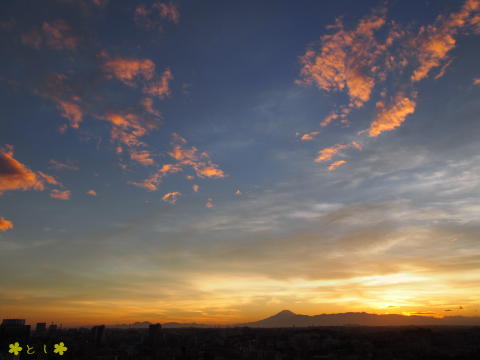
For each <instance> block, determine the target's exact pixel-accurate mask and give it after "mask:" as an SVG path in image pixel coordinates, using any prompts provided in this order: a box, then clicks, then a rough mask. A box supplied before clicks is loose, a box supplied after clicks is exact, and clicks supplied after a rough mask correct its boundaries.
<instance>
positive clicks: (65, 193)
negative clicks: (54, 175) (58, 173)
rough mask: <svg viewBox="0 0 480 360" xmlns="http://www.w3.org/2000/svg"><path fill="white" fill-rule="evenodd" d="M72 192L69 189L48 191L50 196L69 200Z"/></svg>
mask: <svg viewBox="0 0 480 360" xmlns="http://www.w3.org/2000/svg"><path fill="white" fill-rule="evenodd" d="M71 195H72V193H71V192H70V191H69V190H58V189H53V190H52V191H50V197H51V198H53V199H58V200H70V196H71Z"/></svg>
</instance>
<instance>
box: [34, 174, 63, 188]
mask: <svg viewBox="0 0 480 360" xmlns="http://www.w3.org/2000/svg"><path fill="white" fill-rule="evenodd" d="M38 175H40V176H41V177H42V178H43V179H44V180H45V181H46V182H47V183H49V184H51V185H60V183H59V182H58V181H57V180H56V179H55V178H54V177H53V176H51V175H47V174H45V173H44V172H42V171H39V172H38Z"/></svg>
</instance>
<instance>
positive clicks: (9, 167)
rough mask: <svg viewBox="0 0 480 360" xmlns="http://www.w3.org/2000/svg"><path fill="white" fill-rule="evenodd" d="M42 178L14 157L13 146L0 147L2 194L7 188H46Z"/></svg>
mask: <svg viewBox="0 0 480 360" xmlns="http://www.w3.org/2000/svg"><path fill="white" fill-rule="evenodd" d="M44 188H45V187H44V184H43V181H42V178H41V177H40V176H38V175H37V174H36V173H34V172H33V171H31V170H30V169H28V168H27V167H26V166H25V165H24V164H22V163H20V162H19V161H18V160H16V159H14V158H13V147H12V146H9V145H7V146H5V148H4V149H0V195H1V193H2V192H4V191H6V190H24V191H25V190H30V189H34V190H44Z"/></svg>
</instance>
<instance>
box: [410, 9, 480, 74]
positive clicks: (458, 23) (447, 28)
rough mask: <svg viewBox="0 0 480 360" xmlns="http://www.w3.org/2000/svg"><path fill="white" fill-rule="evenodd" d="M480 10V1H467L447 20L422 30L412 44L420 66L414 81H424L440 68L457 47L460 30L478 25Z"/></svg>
mask: <svg viewBox="0 0 480 360" xmlns="http://www.w3.org/2000/svg"><path fill="white" fill-rule="evenodd" d="M479 10H480V1H479V0H467V1H465V2H464V4H463V6H462V8H461V9H460V10H459V11H458V12H455V13H452V14H450V16H448V17H446V18H445V17H441V16H439V17H438V18H437V21H436V23H435V24H434V25H429V26H427V27H422V28H421V29H420V32H419V34H418V36H417V37H416V38H415V39H414V40H413V42H412V44H411V45H412V49H413V51H415V52H417V56H418V66H417V68H416V70H415V71H414V72H413V74H412V77H411V78H412V81H414V82H416V81H420V80H422V79H424V78H425V77H427V76H428V74H429V72H430V70H431V69H433V68H435V67H438V66H440V64H441V63H442V61H443V60H444V59H445V58H447V56H448V53H449V52H450V51H451V50H452V49H453V48H454V47H455V44H456V40H455V36H456V35H457V34H458V32H459V30H460V29H461V28H463V27H465V26H467V25H475V24H476V22H477V20H476V17H477V16H478V14H476V12H477V11H479Z"/></svg>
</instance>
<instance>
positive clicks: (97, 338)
mask: <svg viewBox="0 0 480 360" xmlns="http://www.w3.org/2000/svg"><path fill="white" fill-rule="evenodd" d="M90 334H91V338H92V340H93V342H94V343H95V345H101V344H103V343H104V342H105V325H97V326H94V327H93V328H92V330H91V332H90Z"/></svg>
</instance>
